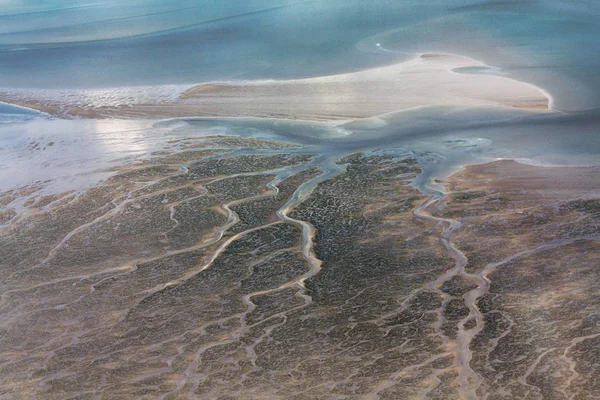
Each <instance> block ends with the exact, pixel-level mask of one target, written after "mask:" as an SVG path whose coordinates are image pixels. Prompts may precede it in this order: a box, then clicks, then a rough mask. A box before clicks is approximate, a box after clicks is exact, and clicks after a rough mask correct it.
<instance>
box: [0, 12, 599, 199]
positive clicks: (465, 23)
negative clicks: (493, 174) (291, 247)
mask: <svg viewBox="0 0 600 400" xmlns="http://www.w3.org/2000/svg"><path fill="white" fill-rule="evenodd" d="M599 21H600V2H598V1H596V0H578V1H570V0H546V1H536V0H515V1H510V0H496V1H479V0H472V1H466V0H443V1H442V0H438V1H426V2H424V1H416V0H403V1H401V0H372V1H364V0H360V1H359V0H329V1H286V0H244V1H240V0H235V1H234V0H177V1H173V0H171V1H167V0H135V1H127V2H124V1H106V2H97V1H90V0H81V1H66V0H38V1H25V0H7V1H6V0H5V1H2V2H0V89H2V88H13V89H14V88H16V89H19V88H27V89H36V90H37V89H41V90H45V89H60V90H59V91H53V92H52V93H57V95H59V96H68V95H69V91H73V90H80V89H89V88H108V89H107V90H103V91H96V92H95V93H96V94H95V95H97V96H98V95H101V96H105V97H110V96H111V90H121V89H122V88H130V89H128V90H126V91H124V92H123V91H121V92H120V93H126V94H127V96H132V97H135V96H138V95H139V96H143V95H144V94H145V95H146V96H148V95H151V96H152V95H153V93H161V95H162V91H164V90H167V91H168V90H171V89H170V88H171V87H172V88H178V87H180V86H178V85H181V84H197V83H201V82H207V81H215V80H217V81H223V80H225V81H226V80H246V79H264V78H267V79H289V78H301V77H312V76H322V75H331V74H336V73H341V72H348V71H357V70H361V69H364V68H368V67H373V66H380V65H388V64H391V63H397V62H400V61H402V60H405V59H407V57H409V56H410V54H412V53H414V52H436V51H439V52H450V53H456V54H461V55H466V56H470V57H472V58H475V59H477V60H481V61H483V62H485V63H486V64H487V65H489V66H491V67H492V68H466V69H463V70H461V71H457V72H460V73H466V74H477V73H491V74H501V75H506V76H509V77H512V78H515V79H519V80H522V81H525V82H529V83H532V84H535V85H536V86H539V87H541V88H543V89H544V90H545V91H547V92H548V93H549V94H550V95H551V96H552V98H553V107H554V109H555V110H557V111H558V112H556V113H551V114H546V115H535V113H531V112H525V111H517V110H515V111H510V112H509V111H506V110H482V109H468V108H456V109H453V108H448V107H429V108H424V109H421V110H412V111H406V112H402V113H398V114H396V115H391V116H388V117H386V118H385V119H386V125H384V126H376V127H371V128H369V127H368V125H365V124H357V123H354V124H352V123H350V124H348V125H345V126H341V127H336V128H331V126H327V125H319V124H311V123H300V122H290V121H287V122H283V121H274V120H265V121H261V120H236V121H232V120H206V121H189V120H186V121H175V122H169V123H167V124H166V125H165V126H162V125H160V124H158V125H153V124H149V123H147V122H139V121H138V122H131V121H130V122H123V121H112V122H111V121H87V122H83V121H45V120H38V121H33V122H28V121H31V120H32V119H33V120H35V119H36V117H40V116H41V114H36V113H34V112H32V111H31V110H27V109H21V108H15V107H9V106H6V105H2V104H0V124H1V125H0V173H1V174H2V176H0V181H1V183H2V187H3V188H8V187H11V186H14V185H22V184H25V183H27V182H31V181H35V180H39V179H51V178H53V177H56V176H72V175H73V174H74V173H76V172H77V171H82V170H88V171H89V170H96V169H99V168H101V167H104V166H110V165H111V164H110V163H112V162H115V160H119V157H135V156H139V155H143V154H145V153H147V152H149V151H156V150H160V149H161V148H162V146H164V145H165V143H166V141H167V139H168V138H172V137H185V136H193V135H203V134H213V133H215V132H217V133H226V134H235V135H242V136H244V135H258V136H266V137H274V138H280V139H285V140H295V141H299V142H301V143H304V144H306V145H308V146H318V147H319V148H320V149H321V150H323V151H327V152H329V154H333V155H335V154H338V153H339V154H342V153H344V152H350V151H357V150H363V149H376V148H386V147H393V146H399V147H404V148H409V149H412V150H414V151H416V152H421V153H423V154H427V152H435V153H437V154H438V155H441V158H440V159H445V160H446V162H444V163H442V164H440V166H439V168H437V169H436V170H433V171H434V172H432V173H436V174H439V175H444V174H447V173H448V172H449V171H451V170H452V168H454V167H455V166H457V165H460V164H464V163H468V162H472V161H474V160H476V159H478V160H482V159H495V158H500V157H505V158H519V159H527V160H530V161H533V162H540V163H556V164H600V111H599V110H600V74H599V73H598V71H600V22H599ZM167 85H171V86H167ZM132 87H140V88H136V89H135V90H133V89H131V88H132ZM148 87H150V88H152V87H160V88H161V89H160V90H155V91H152V90H148V89H147V88H148ZM174 90H175V89H174ZM91 100H93V99H91ZM49 143H52V144H53V145H52V146H50V145H49ZM32 149H33V150H32ZM32 157H33V158H32ZM31 165H34V166H35V168H28V167H27V166H31ZM15 168H16V170H18V171H20V172H19V173H15ZM53 168H54V169H53ZM25 170H26V171H25ZM23 171H25V172H26V173H24V172H23Z"/></svg>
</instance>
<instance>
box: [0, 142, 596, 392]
mask: <svg viewBox="0 0 600 400" xmlns="http://www.w3.org/2000/svg"><path fill="white" fill-rule="evenodd" d="M182 143H183V145H182ZM170 144H171V145H174V146H175V145H181V146H180V147H178V148H177V149H172V150H165V151H161V152H156V153H154V154H153V156H152V157H149V158H148V159H147V160H145V161H144V162H138V163H134V164H129V165H126V166H121V167H112V168H111V170H110V171H109V172H110V174H109V176H108V177H107V178H105V179H103V180H102V181H101V182H99V183H97V184H95V185H92V186H91V187H88V188H84V189H81V190H72V191H66V192H62V193H57V194H53V195H47V194H44V191H43V190H42V187H43V186H44V185H45V184H48V183H39V184H38V186H36V185H29V186H25V187H22V188H20V189H15V190H10V191H5V192H3V194H2V197H1V198H0V202H2V205H3V207H4V208H3V211H2V215H1V216H2V224H3V225H2V226H1V228H0V229H1V230H0V253H1V254H2V255H3V257H2V258H1V259H0V268H1V270H2V275H3V280H2V283H1V286H0V291H1V301H0V330H1V332H2V334H1V335H0V376H2V382H1V383H0V397H1V398H48V399H63V398H77V399H96V398H111V399H130V398H140V399H150V398H162V399H180V398H206V399H231V398H248V399H258V398H273V399H329V398H340V399H410V398H431V399H452V398H456V399H463V398H489V399H501V398H532V399H534V398H552V399H569V398H573V399H592V398H594V393H598V391H599V390H600V387H598V382H597V378H596V377H597V376H598V375H600V368H599V367H598V363H597V361H596V360H597V357H598V354H597V352H596V349H598V347H599V340H600V330H599V328H598V318H597V309H598V307H599V303H600V296H599V293H598V285H597V282H598V271H597V266H598V261H599V260H598V255H599V254H600V251H599V250H600V249H598V248H597V247H598V245H599V241H600V230H599V229H600V224H599V219H598V218H599V212H600V211H599V210H600V196H598V193H599V190H600V184H598V182H600V169H599V168H597V167H560V168H548V167H535V166H531V165H524V164H519V163H517V162H512V161H495V162H492V163H487V164H482V165H476V166H470V167H467V168H466V169H464V170H460V171H458V172H456V173H455V174H454V175H452V176H450V177H448V178H447V179H446V180H444V181H443V183H444V185H445V190H443V191H438V189H436V188H439V187H441V186H440V185H439V184H438V185H436V184H435V183H434V182H433V181H432V180H431V179H429V180H427V181H423V182H424V183H423V182H422V183H421V184H419V177H423V176H424V175H426V174H427V171H428V170H429V168H430V167H431V165H432V164H431V160H429V158H428V157H429V156H428V155H427V154H422V153H419V152H412V151H406V150H405V149H401V148H388V149H386V150H368V151H367V150H365V151H349V152H347V153H345V152H344V151H341V152H339V153H338V154H336V155H333V156H332V155H329V156H327V157H326V154H325V153H321V152H319V151H318V149H316V148H315V147H314V146H303V145H300V144H298V143H296V142H294V143H286V142H283V141H278V140H273V139H260V138H244V137H233V136H219V135H213V136H206V137H203V138H193V137H190V138H183V139H177V140H172V141H171V142H170ZM453 145H455V144H453ZM324 157H325V159H326V160H325V161H324ZM428 160H429V161H428ZM564 184H566V186H565V185H564ZM19 198H27V200H26V201H21V202H19V201H18V199H19ZM15 204H17V205H19V206H18V207H16V206H14V205H15Z"/></svg>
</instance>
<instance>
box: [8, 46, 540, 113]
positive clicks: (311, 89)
mask: <svg viewBox="0 0 600 400" xmlns="http://www.w3.org/2000/svg"><path fill="white" fill-rule="evenodd" d="M483 66H485V64H483V63H481V62H479V61H476V60H473V59H471V58H468V57H463V56H458V55H453V54H437V53H436V54H422V55H420V56H418V57H416V58H414V59H412V60H409V61H406V62H403V63H399V64H394V65H390V66H386V67H380V68H372V69H367V70H363V71H359V72H353V73H347V74H339V75H331V76H323V77H316V78H308V79H294V80H283V81H274V80H266V81H247V82H234V83H210V84H202V85H198V86H195V87H193V88H191V89H188V90H186V91H185V92H183V93H182V94H181V95H180V96H179V98H178V99H175V100H173V99H170V100H169V101H157V102H156V104H147V103H146V104H127V105H123V104H119V105H111V104H106V105H104V104H102V103H99V104H98V103H97V104H93V105H89V104H86V103H85V99H82V101H81V102H80V103H78V102H77V99H76V98H74V97H70V98H69V99H65V100H64V101H65V103H61V101H62V100H53V101H48V100H46V101H43V102H40V101H38V100H36V99H23V98H20V99H18V98H15V96H14V95H12V98H10V96H8V97H9V98H6V97H7V96H6V95H5V94H4V95H3V93H2V92H0V99H2V100H3V101H7V102H12V103H14V104H27V105H28V106H29V107H32V108H37V109H43V110H44V111H47V112H50V111H51V110H52V109H56V110H61V113H62V114H63V115H73V116H80V117H88V118H89V117H90V116H94V117H100V118H101V117H157V118H167V117H171V118H172V117H183V116H215V117H271V118H291V119H295V118H298V119H308V120H319V121H323V120H325V121H327V120H339V119H354V118H368V117H373V116H377V115H381V114H386V113H390V112H394V111H400V110H405V109H409V108H413V107H419V106H447V105H454V106H467V107H469V106H472V107H480V106H483V107H489V106H492V107H518V108H529V109H534V110H548V108H549V103H550V99H549V97H548V96H547V95H546V94H545V93H544V91H543V90H541V89H540V88H537V87H535V86H533V85H531V84H528V83H524V82H520V81H516V80H514V79H510V78H507V77H503V76H495V75H490V74H465V73H456V72H453V71H452V70H453V69H455V68H461V67H483ZM11 100H12V101H11ZM36 104H38V105H39V106H37V107H36ZM42 107H43V108H42Z"/></svg>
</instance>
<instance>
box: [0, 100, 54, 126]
mask: <svg viewBox="0 0 600 400" xmlns="http://www.w3.org/2000/svg"><path fill="white" fill-rule="evenodd" d="M46 117H47V116H46V115H44V114H42V113H39V112H37V111H35V110H30V109H28V108H23V107H16V106H13V105H10V104H5V103H2V102H0V124H12V123H19V122H28V121H33V120H35V119H38V118H46Z"/></svg>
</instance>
